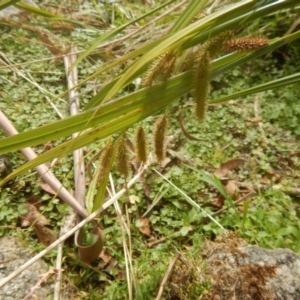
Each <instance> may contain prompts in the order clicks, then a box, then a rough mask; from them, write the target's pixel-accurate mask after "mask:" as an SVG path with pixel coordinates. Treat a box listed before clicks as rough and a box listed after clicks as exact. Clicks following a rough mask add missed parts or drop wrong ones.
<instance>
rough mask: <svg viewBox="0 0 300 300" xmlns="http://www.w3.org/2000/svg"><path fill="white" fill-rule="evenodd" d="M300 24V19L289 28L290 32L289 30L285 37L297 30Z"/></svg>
mask: <svg viewBox="0 0 300 300" xmlns="http://www.w3.org/2000/svg"><path fill="white" fill-rule="evenodd" d="M299 24H300V18H298V19H297V20H296V21H295V22H294V23H293V24H292V25H291V27H290V28H289V30H288V31H287V32H286V33H285V34H284V35H283V36H286V35H288V34H290V33H292V32H293V31H294V30H295V28H296V27H297V26H298V25H299Z"/></svg>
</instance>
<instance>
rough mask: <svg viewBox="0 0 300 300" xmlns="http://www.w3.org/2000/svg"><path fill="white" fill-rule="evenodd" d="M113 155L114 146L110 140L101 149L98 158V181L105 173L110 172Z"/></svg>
mask: <svg viewBox="0 0 300 300" xmlns="http://www.w3.org/2000/svg"><path fill="white" fill-rule="evenodd" d="M114 156H115V147H114V144H113V143H112V142H109V143H108V144H107V145H106V146H105V147H104V148H103V150H102V154H101V158H100V172H99V181H101V180H102V179H103V178H104V177H105V176H106V174H108V173H109V172H110V169H111V165H112V161H113V159H114Z"/></svg>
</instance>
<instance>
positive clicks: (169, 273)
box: [155, 254, 180, 300]
mask: <svg viewBox="0 0 300 300" xmlns="http://www.w3.org/2000/svg"><path fill="white" fill-rule="evenodd" d="M179 257H180V254H177V255H176V256H175V257H174V258H173V259H172V260H171V262H170V264H169V266H168V269H167V271H166V273H165V275H164V278H163V280H162V281H161V284H160V286H159V290H158V294H157V296H156V298H155V300H160V299H161V296H162V294H163V292H164V289H165V285H166V284H167V282H168V280H169V278H170V277H171V275H172V271H173V268H174V265H175V263H176V261H177V259H178V258H179Z"/></svg>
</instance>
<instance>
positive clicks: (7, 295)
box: [0, 237, 54, 300]
mask: <svg viewBox="0 0 300 300" xmlns="http://www.w3.org/2000/svg"><path fill="white" fill-rule="evenodd" d="M0 249H1V254H0V280H1V279H3V278H5V277H6V276H8V275H10V274H11V273H12V272H13V271H15V270H16V269H17V268H19V267H20V266H22V265H23V264H24V263H25V262H27V261H28V260H29V259H31V258H32V257H33V256H34V255H35V254H34V252H33V251H32V250H31V249H29V247H28V246H26V245H24V243H22V242H21V241H20V240H19V239H18V238H16V237H2V238H0ZM48 269H49V268H48V266H47V264H46V263H45V262H44V261H43V260H41V259H40V260H38V261H37V262H35V263H34V264H32V265H31V266H30V267H29V268H28V269H26V270H25V271H23V272H22V273H21V274H20V275H18V276H17V277H15V278H14V279H12V280H11V281H10V282H8V283H7V284H6V285H4V286H3V287H2V288H1V289H0V299H5V300H16V299H23V298H25V297H26V296H27V295H28V294H29V293H30V289H31V288H32V287H33V286H35V285H36V284H37V283H38V282H39V280H40V279H41V278H42V277H41V276H42V275H43V274H45V273H46V272H47V271H48ZM53 291H54V281H53V277H52V281H50V282H46V283H44V284H42V286H40V287H39V288H37V289H36V290H35V291H34V293H33V295H32V297H30V298H28V299H47V297H49V296H50V295H53ZM50 298H51V297H50Z"/></svg>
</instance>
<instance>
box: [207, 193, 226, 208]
mask: <svg viewBox="0 0 300 300" xmlns="http://www.w3.org/2000/svg"><path fill="white" fill-rule="evenodd" d="M224 202H225V198H224V197H223V196H222V195H219V196H218V198H216V199H214V200H213V201H211V202H209V203H207V205H208V206H211V207H213V208H217V209H221V208H222V207H223V205H224Z"/></svg>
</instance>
